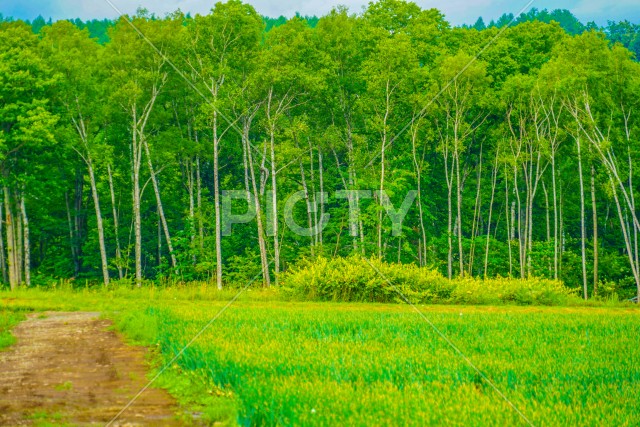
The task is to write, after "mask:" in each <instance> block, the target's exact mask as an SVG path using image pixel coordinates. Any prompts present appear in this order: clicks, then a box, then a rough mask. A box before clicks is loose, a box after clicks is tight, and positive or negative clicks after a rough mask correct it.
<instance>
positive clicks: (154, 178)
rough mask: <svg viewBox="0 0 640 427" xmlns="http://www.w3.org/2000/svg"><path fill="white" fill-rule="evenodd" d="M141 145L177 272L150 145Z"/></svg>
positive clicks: (172, 264) (173, 265)
mask: <svg viewBox="0 0 640 427" xmlns="http://www.w3.org/2000/svg"><path fill="white" fill-rule="evenodd" d="M141 143H142V145H143V146H144V150H145V154H146V155H147V166H148V167H149V173H150V174H151V184H152V185H153V192H154V193H155V195H156V204H157V206H158V216H159V217H160V222H161V224H162V229H163V230H164V238H165V240H166V241H167V249H169V256H170V257H171V267H173V269H174V270H176V268H177V266H178V262H177V260H176V255H175V253H174V252H173V244H172V242H171V234H170V233H169V226H168V224H167V217H166V216H165V214H164V208H163V206H162V198H161V197H160V188H159V185H158V177H157V175H156V172H155V170H154V169H153V163H152V162H151V153H150V150H149V144H148V143H147V141H146V140H144V139H143V140H142V142H141Z"/></svg>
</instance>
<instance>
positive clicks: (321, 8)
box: [0, 0, 640, 25]
mask: <svg viewBox="0 0 640 427" xmlns="http://www.w3.org/2000/svg"><path fill="white" fill-rule="evenodd" d="M216 1H217V0H0V13H2V14H3V15H4V16H13V17H15V18H21V19H33V18H35V17H36V16H38V15H42V16H44V17H45V18H49V17H51V18H53V19H54V20H57V19H66V18H75V17H80V18H82V19H91V18H105V17H107V18H113V17H116V16H117V15H118V13H117V12H116V11H115V10H114V7H112V6H111V5H110V4H109V3H112V4H113V5H114V6H115V9H118V10H120V11H122V12H123V13H133V12H135V10H136V9H137V8H138V7H139V6H142V7H145V8H147V9H149V10H150V11H151V12H155V13H156V14H158V15H164V14H165V13H167V12H172V11H175V10H176V9H180V10H182V11H183V12H191V13H193V14H195V13H206V12H207V11H209V10H210V9H211V7H212V6H213V4H214V3H215V2H216ZM245 1H247V0H245ZM414 1H415V2H416V3H418V4H419V5H420V6H422V7H424V8H432V7H435V8H438V9H440V10H442V11H443V12H444V13H445V15H446V17H447V19H448V20H449V21H450V22H451V23H453V24H455V25H458V24H463V23H470V24H472V23H474V22H475V20H476V19H477V18H478V16H482V17H483V18H484V19H485V21H486V22H489V21H490V20H491V19H495V18H497V17H499V16H500V15H502V13H504V12H511V13H514V14H517V13H518V12H519V11H520V10H522V9H523V7H524V6H525V5H526V4H527V3H528V0H515V1H514V0H511V1H509V0H414ZM248 2H249V3H251V4H252V5H253V6H254V7H255V8H256V10H257V11H258V12H259V13H261V14H262V15H267V16H273V17H277V16H280V15H285V16H291V15H293V14H294V13H295V12H300V13H301V14H303V15H322V14H324V13H326V12H328V11H329V10H330V9H331V8H332V7H333V6H336V5H339V4H342V5H346V6H348V7H349V8H350V10H351V11H353V12H359V11H361V10H362V7H363V6H364V5H366V4H367V3H368V0H298V1H295V0H248ZM531 7H536V8H538V9H544V8H547V9H557V8H562V9H569V10H571V11H572V12H573V13H574V14H575V15H576V16H577V17H578V18H579V19H580V20H581V21H583V22H588V21H595V22H596V23H598V24H605V23H606V22H607V20H623V19H628V20H630V21H632V22H636V23H640V0H555V1H553V0H535V1H534V2H533V4H532V5H531Z"/></svg>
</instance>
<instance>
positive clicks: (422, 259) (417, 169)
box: [411, 127, 427, 267]
mask: <svg viewBox="0 0 640 427" xmlns="http://www.w3.org/2000/svg"><path fill="white" fill-rule="evenodd" d="M417 138H418V128H417V127H416V128H415V129H413V130H412V133H411V143H412V144H411V148H412V150H411V151H412V155H413V156H412V157H413V167H414V170H415V172H416V185H417V190H418V215H419V218H418V219H419V220H420V241H419V243H420V244H419V245H418V259H419V261H420V267H423V266H424V265H425V258H426V256H425V254H423V251H425V250H426V247H427V233H426V231H425V226H424V213H423V212H422V165H421V162H419V161H418V156H417V147H416V145H417V144H416V143H417Z"/></svg>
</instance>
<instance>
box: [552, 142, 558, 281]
mask: <svg viewBox="0 0 640 427" xmlns="http://www.w3.org/2000/svg"><path fill="white" fill-rule="evenodd" d="M551 186H552V190H553V191H552V192H553V278H554V279H555V280H558V191H557V185H556V158H555V155H552V156H551Z"/></svg>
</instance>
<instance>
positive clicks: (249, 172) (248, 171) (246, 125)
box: [242, 115, 271, 288]
mask: <svg viewBox="0 0 640 427" xmlns="http://www.w3.org/2000/svg"><path fill="white" fill-rule="evenodd" d="M252 120H253V115H251V116H248V117H246V118H245V120H243V124H242V146H243V150H244V154H245V156H246V164H245V177H246V179H247V181H246V189H247V200H250V201H251V200H253V203H254V205H255V209H256V224H257V228H258V247H259V249H260V265H261V267H262V283H263V285H264V286H265V287H267V288H268V287H270V286H271V277H270V275H269V261H268V259H267V242H266V239H265V233H264V225H263V219H262V207H261V206H260V191H259V190H258V181H257V180H256V174H255V166H254V161H253V154H252V153H251V144H250V142H249V131H250V130H251V122H252ZM249 178H251V187H252V189H253V197H251V194H250V192H249Z"/></svg>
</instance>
